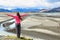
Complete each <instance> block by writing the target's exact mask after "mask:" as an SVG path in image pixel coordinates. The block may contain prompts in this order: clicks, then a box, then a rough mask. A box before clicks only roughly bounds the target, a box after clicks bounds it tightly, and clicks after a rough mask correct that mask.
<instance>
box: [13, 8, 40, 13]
mask: <svg viewBox="0 0 60 40" xmlns="http://www.w3.org/2000/svg"><path fill="white" fill-rule="evenodd" d="M39 11H40V9H36V8H16V9H12V12H39Z"/></svg>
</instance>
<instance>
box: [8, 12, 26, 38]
mask: <svg viewBox="0 0 60 40" xmlns="http://www.w3.org/2000/svg"><path fill="white" fill-rule="evenodd" d="M7 15H8V16H11V17H13V18H14V19H15V24H16V31H17V37H18V38H20V35H21V19H22V17H23V16H26V15H27V14H21V15H20V14H19V12H17V14H16V16H14V15H11V14H7Z"/></svg>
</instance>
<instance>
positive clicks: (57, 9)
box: [47, 7, 60, 12]
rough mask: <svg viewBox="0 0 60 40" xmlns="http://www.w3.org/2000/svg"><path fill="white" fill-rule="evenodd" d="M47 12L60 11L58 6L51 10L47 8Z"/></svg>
mask: <svg viewBox="0 0 60 40" xmlns="http://www.w3.org/2000/svg"><path fill="white" fill-rule="evenodd" d="M47 12H60V7H57V8H53V9H51V10H48V11H47Z"/></svg>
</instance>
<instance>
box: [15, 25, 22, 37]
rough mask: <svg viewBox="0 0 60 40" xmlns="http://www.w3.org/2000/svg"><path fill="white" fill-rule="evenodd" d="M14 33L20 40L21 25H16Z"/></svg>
mask: <svg viewBox="0 0 60 40" xmlns="http://www.w3.org/2000/svg"><path fill="white" fill-rule="evenodd" d="M16 32H17V37H18V38H20V35H21V25H20V24H16Z"/></svg>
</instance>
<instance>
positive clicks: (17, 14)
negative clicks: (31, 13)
mask: <svg viewBox="0 0 60 40" xmlns="http://www.w3.org/2000/svg"><path fill="white" fill-rule="evenodd" d="M17 16H18V17H19V19H21V20H22V18H21V16H20V14H19V12H17Z"/></svg>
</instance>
